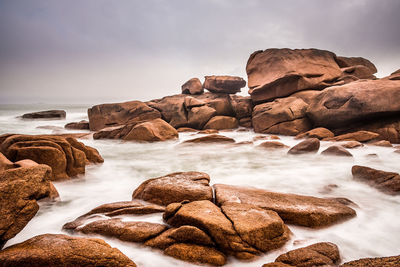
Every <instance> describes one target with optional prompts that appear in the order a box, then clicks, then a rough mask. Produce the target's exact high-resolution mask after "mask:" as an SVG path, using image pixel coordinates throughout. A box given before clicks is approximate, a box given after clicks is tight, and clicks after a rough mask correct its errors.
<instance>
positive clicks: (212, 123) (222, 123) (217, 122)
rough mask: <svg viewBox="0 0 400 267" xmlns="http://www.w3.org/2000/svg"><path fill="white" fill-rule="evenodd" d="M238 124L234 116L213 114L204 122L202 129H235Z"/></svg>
mask: <svg viewBox="0 0 400 267" xmlns="http://www.w3.org/2000/svg"><path fill="white" fill-rule="evenodd" d="M238 126H239V122H238V120H237V119H236V118H234V117H228V116H215V117H213V118H211V119H210V120H209V121H208V122H207V123H206V125H205V126H204V129H216V130H224V129H235V128H237V127H238Z"/></svg>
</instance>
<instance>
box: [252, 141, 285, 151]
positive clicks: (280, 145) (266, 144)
mask: <svg viewBox="0 0 400 267" xmlns="http://www.w3.org/2000/svg"><path fill="white" fill-rule="evenodd" d="M258 147H260V148H265V149H282V148H288V146H287V145H285V144H283V143H281V142H278V141H267V142H263V143H261V144H260V145H258Z"/></svg>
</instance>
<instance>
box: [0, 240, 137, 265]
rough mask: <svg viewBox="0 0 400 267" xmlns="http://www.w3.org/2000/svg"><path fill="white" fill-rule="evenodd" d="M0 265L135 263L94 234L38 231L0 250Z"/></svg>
mask: <svg viewBox="0 0 400 267" xmlns="http://www.w3.org/2000/svg"><path fill="white" fill-rule="evenodd" d="M0 262H1V265H2V266H32V267H42V266H60V267H61V266H110V267H111V266H112V267H117V266H121V267H128V266H130V267H135V266H136V265H135V263H134V262H133V261H131V260H130V259H129V258H128V257H126V256H125V255H124V254H122V252H121V251H119V250H118V249H116V248H112V247H111V246H110V245H108V244H107V243H106V242H104V241H103V240H101V239H97V238H82V237H72V236H66V235H54V234H45V235H38V236H35V237H33V238H31V239H28V240H26V241H24V242H22V243H19V244H16V245H13V246H11V247H8V248H6V249H4V250H2V251H0Z"/></svg>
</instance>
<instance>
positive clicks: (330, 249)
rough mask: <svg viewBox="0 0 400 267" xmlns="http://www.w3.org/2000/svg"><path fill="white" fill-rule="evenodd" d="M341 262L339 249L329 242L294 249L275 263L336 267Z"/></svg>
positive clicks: (309, 266) (303, 266)
mask: <svg viewBox="0 0 400 267" xmlns="http://www.w3.org/2000/svg"><path fill="white" fill-rule="evenodd" d="M339 261H340V254H339V249H338V247H337V246H336V245H335V244H333V243H329V242H321V243H316V244H313V245H310V246H307V247H304V248H298V249H294V250H291V251H289V252H286V253H285V254H282V255H280V256H279V257H278V258H276V260H275V262H282V263H284V264H288V265H289V266H296V267H314V266H336V265H337V264H338V263H339Z"/></svg>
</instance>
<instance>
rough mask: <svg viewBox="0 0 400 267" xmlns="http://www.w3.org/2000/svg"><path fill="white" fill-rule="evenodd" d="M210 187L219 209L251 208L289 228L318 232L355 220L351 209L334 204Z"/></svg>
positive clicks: (247, 190) (225, 186)
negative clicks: (275, 215)
mask: <svg viewBox="0 0 400 267" xmlns="http://www.w3.org/2000/svg"><path fill="white" fill-rule="evenodd" d="M213 187H214V189H215V198H216V203H217V205H218V206H223V205H226V204H228V203H243V204H251V205H254V206H257V207H260V208H262V209H266V210H273V211H275V212H277V213H278V214H279V216H280V217H281V218H282V219H283V220H284V221H285V223H288V224H295V225H301V226H306V227H312V228H317V227H324V226H328V225H332V224H334V223H337V222H340V221H343V220H346V219H349V218H352V217H354V216H356V212H355V211H354V210H353V209H352V208H349V207H347V206H345V205H343V204H340V203H339V202H337V201H335V200H329V199H323V198H317V197H311V196H302V195H295V194H285V193H275V192H270V191H267V190H263V189H257V188H246V187H240V186H232V185H224V184H215V185H214V186H213Z"/></svg>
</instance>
